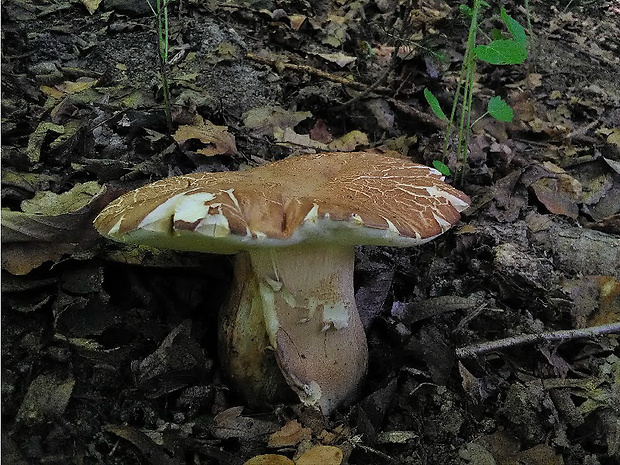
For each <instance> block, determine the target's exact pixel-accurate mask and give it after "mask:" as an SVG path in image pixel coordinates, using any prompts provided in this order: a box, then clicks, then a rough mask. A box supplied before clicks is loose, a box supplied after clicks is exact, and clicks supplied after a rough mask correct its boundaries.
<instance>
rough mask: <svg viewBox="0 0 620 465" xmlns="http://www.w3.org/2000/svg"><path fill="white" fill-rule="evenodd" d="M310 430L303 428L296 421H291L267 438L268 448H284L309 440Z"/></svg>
mask: <svg viewBox="0 0 620 465" xmlns="http://www.w3.org/2000/svg"><path fill="white" fill-rule="evenodd" d="M311 436H312V430H311V429H310V428H304V427H303V426H301V424H300V423H299V422H298V421H297V420H291V421H289V422H287V423H286V425H284V426H283V427H282V428H280V429H279V430H278V431H276V432H275V433H273V434H272V435H271V436H269V443H268V446H269V447H285V446H294V445H296V444H299V443H300V442H301V441H303V440H304V439H310V437H311Z"/></svg>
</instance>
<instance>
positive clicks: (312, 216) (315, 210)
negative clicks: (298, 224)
mask: <svg viewBox="0 0 620 465" xmlns="http://www.w3.org/2000/svg"><path fill="white" fill-rule="evenodd" d="M318 219H319V206H318V204H316V203H314V204H312V208H311V209H310V211H309V212H308V213H307V214H306V216H305V217H304V219H303V221H302V224H303V223H306V222H308V223H314V222H316V221H317V220H318Z"/></svg>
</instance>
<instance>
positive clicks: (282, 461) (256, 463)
mask: <svg viewBox="0 0 620 465" xmlns="http://www.w3.org/2000/svg"><path fill="white" fill-rule="evenodd" d="M243 465H295V462H293V461H292V460H291V459H289V458H288V457H285V456H283V455H278V454H263V455H257V456H255V457H252V458H251V459H250V460H247V461H246V462H244V463H243Z"/></svg>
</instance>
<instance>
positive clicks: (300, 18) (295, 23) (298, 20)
mask: <svg viewBox="0 0 620 465" xmlns="http://www.w3.org/2000/svg"><path fill="white" fill-rule="evenodd" d="M306 18H307V16H306V15H299V14H292V15H288V20H289V21H290V24H291V29H292V30H293V31H299V29H300V28H301V26H302V25H303V23H304V22H305V21H306Z"/></svg>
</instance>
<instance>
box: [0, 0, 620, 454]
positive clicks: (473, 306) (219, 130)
mask: <svg viewBox="0 0 620 465" xmlns="http://www.w3.org/2000/svg"><path fill="white" fill-rule="evenodd" d="M489 3H491V6H490V7H489V8H488V9H485V10H484V12H483V17H482V21H481V24H480V30H481V31H485V32H486V33H487V34H489V35H490V34H491V30H492V29H493V28H494V27H501V23H500V22H499V21H498V20H497V17H498V16H499V5H497V4H496V3H495V2H489ZM526 3H527V2H523V3H522V2H512V3H510V4H509V5H507V7H509V8H510V9H509V10H508V13H509V14H510V15H511V16H513V17H514V18H515V19H516V20H517V21H519V22H520V23H521V24H527V13H529V17H530V21H531V32H530V37H529V41H528V47H529V52H530V53H529V57H528V59H527V60H526V61H525V62H524V63H523V64H519V65H507V66H492V65H488V64H480V65H479V66H478V68H477V72H476V76H475V79H476V81H475V85H474V96H473V112H474V116H475V118H477V117H478V116H480V115H482V114H483V113H484V111H485V108H486V104H487V102H488V101H489V99H490V98H491V97H493V96H501V97H502V98H503V99H505V100H506V101H507V102H509V103H510V105H511V106H512V108H513V109H514V114H515V116H514V119H513V120H512V122H509V123H501V122H498V121H495V120H493V119H492V118H490V117H488V116H487V117H484V118H482V119H481V120H480V121H479V122H477V123H476V124H475V125H474V126H473V130H472V131H473V132H472V136H471V139H470V141H469V155H468V158H467V161H466V164H465V165H464V164H463V160H458V159H457V157H455V156H454V155H449V156H448V157H447V158H446V159H445V162H446V164H447V165H448V166H450V167H451V169H452V170H453V172H459V169H463V167H464V166H466V169H465V171H464V175H463V176H462V178H461V179H454V178H452V177H451V178H449V179H448V180H449V181H450V182H455V183H457V185H458V186H459V187H460V188H461V189H463V190H464V191H465V192H467V193H468V194H469V195H470V196H471V197H472V200H473V202H472V206H471V207H470V208H469V209H468V210H467V211H466V212H464V214H463V217H462V220H461V222H460V223H459V224H458V225H457V226H456V227H455V228H453V230H451V231H450V232H448V233H446V234H445V235H443V236H442V237H441V238H439V239H437V240H435V241H433V242H431V243H429V244H426V245H425V246H422V247H419V248H416V249H394V248H380V247H368V246H366V247H360V248H359V249H358V250H357V255H356V274H355V283H356V284H355V285H356V300H357V303H358V306H359V308H360V310H361V311H362V314H363V319H364V322H365V324H366V330H367V337H368V343H369V348H370V364H369V371H368V377H367V380H366V382H365V385H364V389H363V393H362V396H361V397H360V399H359V401H358V402H356V403H355V404H354V405H352V406H350V407H346V408H342V409H340V410H339V411H338V412H336V413H335V414H334V415H332V416H331V417H330V418H323V417H322V416H321V415H319V414H318V413H317V412H315V411H313V410H312V409H309V408H305V407H303V406H301V405H298V404H294V403H291V404H284V405H276V406H271V407H269V406H267V407H266V408H263V409H255V408H250V407H248V406H247V405H246V403H245V400H244V399H242V398H240V397H239V396H237V395H236V394H235V393H234V391H233V390H232V389H231V388H230V386H229V385H228V384H227V380H226V378H225V377H224V376H223V374H222V370H221V368H220V366H219V362H218V357H217V342H216V340H217V324H218V319H217V311H218V308H219V306H220V305H221V303H222V302H223V300H224V299H225V297H226V291H227V289H228V287H229V283H230V281H231V274H232V267H231V262H230V259H229V258H228V257H226V256H211V255H199V254H191V253H177V252H170V251H158V250H153V249H146V248H131V247H124V246H121V245H119V244H114V243H111V242H110V241H107V240H105V239H103V238H101V237H99V235H98V234H97V233H96V231H95V230H94V229H93V227H92V220H93V219H94V217H95V216H96V215H97V214H98V212H99V211H100V210H101V209H102V208H103V207H104V206H105V205H106V204H107V203H109V202H110V201H111V200H112V199H113V198H115V197H117V196H118V195H120V194H121V193H123V192H126V191H128V190H129V189H132V188H135V187H138V186H140V185H143V184H145V183H147V182H150V181H154V180H157V179H160V178H163V177H166V176H170V175H176V174H183V173H189V172H193V171H224V170H237V169H240V168H244V167H248V166H256V165H259V164H262V163H265V162H267V161H272V160H276V159H281V158H283V157H285V156H288V155H293V154H296V153H307V152H312V151H324V150H331V151H352V150H363V149H371V148H372V149H375V150H377V151H387V150H395V151H398V152H400V153H401V154H402V155H404V156H408V157H409V158H410V159H412V160H413V161H416V162H419V163H425V164H431V163H432V162H433V161H434V160H437V159H441V152H442V147H443V141H444V130H443V129H444V127H443V124H442V123H441V121H439V120H438V119H437V118H436V117H434V116H433V113H432V112H431V110H430V108H429V107H428V104H427V102H426V100H425V98H424V89H425V88H428V89H430V90H432V92H433V93H434V94H435V95H436V96H437V97H438V99H439V102H440V103H441V104H442V105H443V107H444V108H449V106H450V104H451V102H452V99H453V93H454V91H455V89H456V83H457V81H458V76H459V70H460V66H461V62H462V59H463V53H464V50H465V44H466V40H467V33H468V20H467V18H466V17H465V16H464V15H463V14H462V13H461V12H460V10H459V5H458V4H457V3H456V2H445V1H442V0H420V1H417V2H411V5H409V4H408V3H407V2H406V1H399V0H355V1H353V0H321V1H316V2H306V1H305V0H282V1H279V0H256V1H254V0H238V1H222V2H218V1H215V0H207V1H203V2H201V1H196V0H189V1H188V0H185V1H182V2H176V1H175V2H171V5H170V15H169V20H170V40H169V46H170V48H169V57H170V63H169V66H168V70H169V81H170V87H171V101H172V106H171V116H172V128H169V127H168V125H167V123H166V118H165V115H164V111H163V104H162V101H163V100H162V89H161V85H160V82H161V80H160V74H159V71H160V68H159V62H158V54H157V44H156V28H155V21H154V17H153V13H152V12H151V10H150V8H149V6H148V4H147V2H146V1H144V0H104V1H103V2H101V1H100V0H81V1H78V0H48V1H43V2H34V1H31V0H6V1H3V2H2V90H3V92H2V207H3V210H2V460H3V462H4V463H6V464H21V463H37V464H40V463H46V464H53V463H59V464H69V463H76V464H123V465H129V464H156V465H160V464H165V465H173V464H174V465H178V464H185V463H192V464H231V465H241V464H243V463H244V462H245V461H247V460H248V459H250V458H252V457H255V456H258V455H260V454H265V453H272V454H280V455H283V456H287V457H289V458H292V459H294V460H297V458H298V457H299V456H300V454H302V453H303V452H304V451H307V450H312V449H313V448H316V446H319V445H331V446H336V447H338V448H339V449H340V450H341V451H342V453H343V456H344V459H343V460H344V463H350V464H474V465H483V464H485V465H486V464H489V465H491V464H498V465H504V464H505V465H507V464H517V463H518V464H528V465H543V464H545V465H548V464H574V465H578V464H579V465H596V464H602V465H605V464H612V463H618V460H620V358H619V350H618V336H617V334H615V335H614V334H602V333H605V332H609V329H610V328H612V326H611V325H613V324H615V323H618V322H619V321H620V281H619V279H620V2H618V1H594V2H586V1H558V2H541V1H534V0H531V1H530V2H529V8H530V11H527V10H526V9H525V4H526ZM411 6H412V7H411ZM410 7H411V8H410ZM528 29H529V28H528ZM478 40H479V42H480V43H485V42H487V41H488V40H489V39H488V37H487V36H485V35H484V34H482V33H480V34H479V38H478ZM475 118H474V119H475ZM587 328H595V329H594V330H588V329H587ZM562 330H568V332H564V333H558V331H562ZM571 330H585V333H586V334H585V335H586V336H589V337H583V336H584V334H580V333H577V332H575V331H571ZM532 335H536V336H535V337H532ZM579 336H581V337H579ZM528 337H529V339H528ZM505 338H509V339H507V341H506V344H504V346H503V347H500V346H492V345H491V346H489V345H488V344H487V345H486V346H485V345H482V348H481V349H480V350H479V351H478V352H475V353H474V352H473V349H472V347H473V348H475V347H476V346H475V344H478V343H488V342H490V341H498V340H502V339H505ZM464 349H470V350H464ZM270 460H272V461H271V462H264V463H280V462H276V461H275V460H276V459H275V458H273V457H272V458H271V459H270ZM321 462H323V463H324V464H325V465H327V464H331V463H334V464H335V463H337V461H331V462H330V461H329V459H327V458H324V459H321ZM299 463H302V461H300V462H299Z"/></svg>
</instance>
